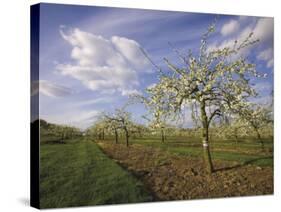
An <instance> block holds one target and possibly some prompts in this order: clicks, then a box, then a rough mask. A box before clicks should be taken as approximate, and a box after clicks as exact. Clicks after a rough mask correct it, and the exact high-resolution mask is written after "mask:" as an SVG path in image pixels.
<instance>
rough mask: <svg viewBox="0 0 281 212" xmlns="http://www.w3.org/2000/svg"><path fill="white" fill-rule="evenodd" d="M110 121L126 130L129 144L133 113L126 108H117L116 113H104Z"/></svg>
mask: <svg viewBox="0 0 281 212" xmlns="http://www.w3.org/2000/svg"><path fill="white" fill-rule="evenodd" d="M104 117H105V119H106V120H108V122H111V123H114V126H115V127H116V129H122V130H124V133H125V137H126V146H127V147H128V146H129V128H130V126H131V125H132V121H131V114H130V113H129V112H127V111H125V109H124V108H121V109H116V110H115V113H114V114H104Z"/></svg>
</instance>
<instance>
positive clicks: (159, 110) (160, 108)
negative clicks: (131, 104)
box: [132, 85, 168, 142]
mask: <svg viewBox="0 0 281 212" xmlns="http://www.w3.org/2000/svg"><path fill="white" fill-rule="evenodd" d="M159 89H160V87H159V86H157V85H154V86H151V87H149V88H146V93H147V96H143V95H138V94H136V95H133V96H132V98H133V99H135V100H136V101H137V102H140V103H142V104H144V105H145V107H146V108H147V109H148V111H149V115H148V116H143V118H144V119H146V120H147V121H149V127H150V128H152V129H154V130H157V131H160V134H161V141H162V142H165V129H166V127H167V124H166V122H167V120H166V119H167V115H168V111H167V110H165V108H164V107H165V105H164V104H162V103H161V98H162V97H161V93H162V91H161V90H159ZM156 92H157V95H155V93H156ZM150 115H151V117H150Z"/></svg>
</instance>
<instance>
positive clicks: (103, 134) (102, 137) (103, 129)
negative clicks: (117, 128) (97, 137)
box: [102, 129, 104, 140]
mask: <svg viewBox="0 0 281 212" xmlns="http://www.w3.org/2000/svg"><path fill="white" fill-rule="evenodd" d="M102 140H104V129H102Z"/></svg>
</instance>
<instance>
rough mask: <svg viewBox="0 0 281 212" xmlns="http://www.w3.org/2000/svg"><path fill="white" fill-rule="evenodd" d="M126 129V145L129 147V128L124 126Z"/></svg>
mask: <svg viewBox="0 0 281 212" xmlns="http://www.w3.org/2000/svg"><path fill="white" fill-rule="evenodd" d="M124 130H125V135H126V146H127V147H128V146H129V132H128V130H127V128H124Z"/></svg>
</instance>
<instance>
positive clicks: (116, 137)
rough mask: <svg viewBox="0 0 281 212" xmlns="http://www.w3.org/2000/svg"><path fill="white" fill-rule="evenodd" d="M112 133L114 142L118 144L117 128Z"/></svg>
mask: <svg viewBox="0 0 281 212" xmlns="http://www.w3.org/2000/svg"><path fill="white" fill-rule="evenodd" d="M114 133H115V144H118V132H117V129H114Z"/></svg>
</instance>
